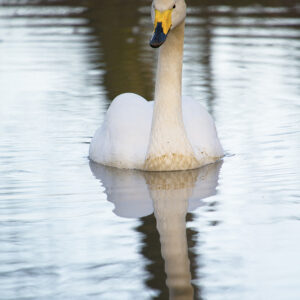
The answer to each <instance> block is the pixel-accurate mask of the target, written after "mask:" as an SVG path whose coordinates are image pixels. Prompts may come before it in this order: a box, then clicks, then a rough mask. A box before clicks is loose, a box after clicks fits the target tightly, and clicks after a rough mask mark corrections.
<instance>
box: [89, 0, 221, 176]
mask: <svg viewBox="0 0 300 300" xmlns="http://www.w3.org/2000/svg"><path fill="white" fill-rule="evenodd" d="M152 16H154V25H155V30H154V35H153V38H152V40H151V42H150V44H151V46H152V47H155V48H157V47H160V46H161V45H162V46H161V48H160V50H159V57H158V66H157V75H156V84H155V97H154V101H152V102H147V101H146V100H145V99H144V98H142V97H141V96H138V95H136V94H131V93H130V94H129V93H127V94H122V95H120V96H118V97H116V98H115V99H114V101H113V102H112V104H111V106H110V107H109V109H108V111H107V116H106V119H105V121H104V123H103V125H102V127H101V128H100V129H98V130H97V131H96V134H95V136H94V138H93V139H92V141H91V145H90V153H89V156H90V158H91V159H92V160H93V161H95V162H98V163H101V164H104V165H108V166H113V167H117V168H126V169H140V170H146V171H172V170H187V169H194V168H198V167H201V166H203V165H206V164H209V163H212V162H214V161H216V160H218V159H219V158H220V157H222V156H223V149H222V146H221V144H220V142H219V139H218V136H217V132H216V128H215V125H214V121H213V120H212V118H211V116H210V115H209V113H208V112H207V111H206V110H205V109H204V108H203V107H202V106H201V105H200V104H199V103H197V102H195V101H194V100H193V99H191V98H188V97H182V95H181V85H182V58H183V40H184V20H185V16H186V5H185V2H184V0H177V1H176V5H174V0H154V2H153V5H152Z"/></svg>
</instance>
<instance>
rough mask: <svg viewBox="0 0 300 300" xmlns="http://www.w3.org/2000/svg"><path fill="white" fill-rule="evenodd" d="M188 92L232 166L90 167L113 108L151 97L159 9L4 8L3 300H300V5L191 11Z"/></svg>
mask: <svg viewBox="0 0 300 300" xmlns="http://www.w3.org/2000/svg"><path fill="white" fill-rule="evenodd" d="M188 4H189V10H188V18H187V26H186V38H185V57H184V72H183V93H184V94H185V95H191V96H193V97H194V98H195V100H196V101H199V102H201V103H202V104H203V105H205V106H206V107H207V109H208V110H209V111H210V112H211V114H212V115H213V116H214V119H215V120H216V125H217V127H218V131H219V136H220V138H221V141H222V144H223V146H224V148H225V150H226V152H227V153H228V154H229V155H228V156H227V157H226V158H225V159H224V161H223V162H221V163H219V164H216V165H211V166H208V167H206V168H203V169H200V170H197V171H190V172H179V173H172V174H169V175H168V176H166V175H164V174H163V173H162V174H160V175H157V176H151V175H149V174H144V173H140V172H133V171H118V170H114V169H107V168H102V167H101V166H97V165H95V164H92V163H91V164H90V163H89V161H88V158H87V153H88V147H89V142H90V139H91V136H92V135H93V133H94V131H95V129H96V128H97V127H98V126H100V124H101V122H102V120H103V117H104V114H105V111H106V109H107V107H108V105H109V103H110V101H111V100H112V99H113V98H114V97H115V96H116V95H118V94H119V93H122V92H135V93H138V94H141V95H142V96H144V97H145V98H148V99H152V97H153V89H154V73H155V66H156V62H155V53H156V52H155V51H154V50H153V49H151V48H149V46H148V41H149V37H150V35H151V31H152V27H151V23H150V17H149V5H150V1H143V0H141V1H137V0H136V1H131V0H128V1H121V0H101V1H96V0H95V1H92V0H86V1H77V0H72V1H71V0H70V1H55V0H53V1H38V0H32V1H30V0H22V1H21V0H20V1H17V0H6V1H5V0H0V299H1V300H9V299H14V300H19V299H38V300H43V299H51V300H52V299H55V300H56V299H72V300H75V299H109V300H111V299H122V300H123V299H169V298H170V299H193V298H194V299H209V300H211V299H230V300H233V299H239V300H240V299H243V300H244V299H262V300H265V299H266V300H269V299H277V300H283V299H288V300H296V299H299V297H300V279H299V278H300V256H299V253H300V238H299V236H300V235H299V232H300V222H299V220H300V197H299V196H300V194H299V187H300V172H299V167H300V159H299V154H300V153H299V152H300V125H299V124H300V107H299V104H300V2H299V1H283V0H282V1H280V0H273V1H272V0H269V1H253V0H248V1H216V0H211V1H208V0H206V1H204V0H202V1H196V0H194V1H192V0H190V1H189V3H188Z"/></svg>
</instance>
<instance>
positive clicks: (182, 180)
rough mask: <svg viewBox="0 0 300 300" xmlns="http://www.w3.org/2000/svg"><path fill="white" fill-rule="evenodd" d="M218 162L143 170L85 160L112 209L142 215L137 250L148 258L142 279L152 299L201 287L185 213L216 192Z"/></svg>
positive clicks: (186, 294) (189, 294)
mask: <svg viewBox="0 0 300 300" xmlns="http://www.w3.org/2000/svg"><path fill="white" fill-rule="evenodd" d="M221 165H222V162H217V163H215V164H211V165H208V166H205V167H203V168H200V169H195V170H189V171H179V172H142V171H135V170H120V169H116V168H110V167H104V166H101V165H97V164H95V163H92V162H91V163H90V167H91V170H92V172H93V174H94V175H95V177H96V178H97V179H100V180H101V182H102V183H103V186H104V187H105V192H106V194H107V199H108V200H109V201H111V202H112V203H113V204H114V206H115V208H114V213H115V214H117V215H118V216H121V217H126V218H141V219H140V220H141V222H142V224H141V225H140V226H138V228H137V231H139V232H140V233H142V234H143V241H142V242H143V246H142V249H141V253H142V255H143V256H144V257H145V258H147V260H150V264H148V265H147V266H146V270H147V272H148V273H149V275H150V276H149V278H148V279H147V280H146V284H147V285H148V286H149V287H150V288H151V289H153V290H156V291H159V296H158V297H157V298H156V299H166V298H169V299H172V300H179V299H194V296H196V294H198V293H200V291H199V290H198V289H197V290H195V288H196V287H193V285H192V283H191V280H192V277H193V276H192V275H194V274H196V267H197V261H196V260H197V257H195V254H194V253H192V252H191V249H189V248H188V245H192V244H193V242H194V240H195V238H196V237H195V234H196V232H195V231H192V230H191V229H186V219H187V216H188V218H191V217H192V215H191V214H188V212H190V211H192V210H194V209H195V208H197V207H199V206H201V205H204V203H203V201H202V200H203V199H204V198H207V197H210V196H212V195H215V194H216V187H217V184H218V175H219V171H220V168H221ZM153 213H154V215H153ZM190 259H191V263H190ZM194 294H195V295H194ZM197 299H201V295H197Z"/></svg>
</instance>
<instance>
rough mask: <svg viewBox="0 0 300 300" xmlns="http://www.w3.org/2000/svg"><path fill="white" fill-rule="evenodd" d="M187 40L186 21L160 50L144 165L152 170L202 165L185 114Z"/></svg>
mask: <svg viewBox="0 0 300 300" xmlns="http://www.w3.org/2000/svg"><path fill="white" fill-rule="evenodd" d="M183 39H184V22H183V23H182V24H181V25H179V26H178V27H176V28H174V29H173V30H172V31H170V33H169V35H168V37H167V40H166V42H165V43H164V44H163V46H162V47H161V49H160V51H159V56H158V66H157V75H156V85H155V97H154V110H153V117H152V127H151V134H150V141H149V146H148V153H147V156H146V160H145V166H144V169H145V170H148V171H171V170H187V169H193V168H196V167H198V161H197V160H196V158H195V154H194V152H193V149H192V146H191V144H190V142H189V140H188V138H187V134H186V131H185V127H184V123H183V116H182V103H181V81H182V57H183Z"/></svg>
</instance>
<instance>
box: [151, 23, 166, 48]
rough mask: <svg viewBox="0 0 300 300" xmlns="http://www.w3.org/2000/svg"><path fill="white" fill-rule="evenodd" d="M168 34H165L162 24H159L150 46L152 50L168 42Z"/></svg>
mask: <svg viewBox="0 0 300 300" xmlns="http://www.w3.org/2000/svg"><path fill="white" fill-rule="evenodd" d="M167 35H168V34H164V32H163V28H162V23H157V26H156V28H155V31H154V33H153V36H152V38H151V40H150V46H151V47H152V48H158V47H160V46H161V45H162V44H163V43H164V42H165V40H166V38H167Z"/></svg>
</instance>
